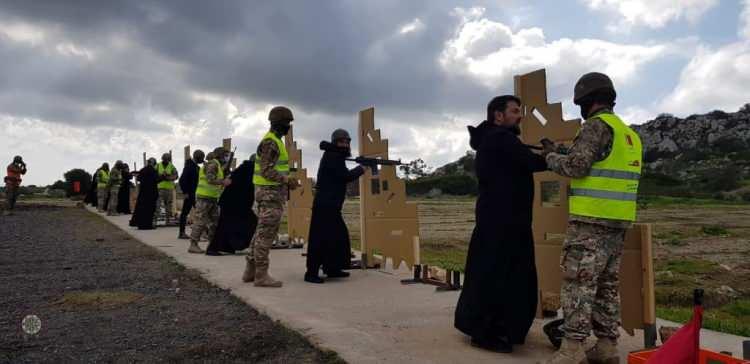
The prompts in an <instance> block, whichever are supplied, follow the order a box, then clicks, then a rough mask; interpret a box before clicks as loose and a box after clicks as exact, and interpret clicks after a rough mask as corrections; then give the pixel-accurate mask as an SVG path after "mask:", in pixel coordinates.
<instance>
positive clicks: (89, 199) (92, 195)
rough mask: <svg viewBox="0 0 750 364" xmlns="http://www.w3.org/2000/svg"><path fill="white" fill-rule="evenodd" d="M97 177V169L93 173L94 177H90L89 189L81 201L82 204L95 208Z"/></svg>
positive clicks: (96, 201)
mask: <svg viewBox="0 0 750 364" xmlns="http://www.w3.org/2000/svg"><path fill="white" fill-rule="evenodd" d="M98 175H99V169H98V168H97V169H96V171H94V175H93V176H91V187H90V188H89V191H88V192H87V193H86V198H85V199H84V200H83V202H84V203H87V204H90V205H91V206H94V207H96V205H97V204H99V201H98V199H97V198H96V176H98Z"/></svg>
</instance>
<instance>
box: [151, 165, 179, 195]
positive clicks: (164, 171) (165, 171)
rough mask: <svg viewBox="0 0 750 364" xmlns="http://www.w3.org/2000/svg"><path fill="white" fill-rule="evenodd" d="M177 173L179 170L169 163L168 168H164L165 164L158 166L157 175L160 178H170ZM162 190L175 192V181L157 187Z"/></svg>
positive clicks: (163, 182) (160, 183)
mask: <svg viewBox="0 0 750 364" xmlns="http://www.w3.org/2000/svg"><path fill="white" fill-rule="evenodd" d="M175 171H177V169H176V168H175V167H174V165H172V163H169V164H168V165H167V167H166V168H165V167H164V164H163V163H159V164H157V165H156V173H157V174H158V175H159V176H169V175H171V174H172V173H174V172H175ZM156 186H157V187H158V188H159V189H160V190H173V189H174V181H161V182H159V184H157V185H156Z"/></svg>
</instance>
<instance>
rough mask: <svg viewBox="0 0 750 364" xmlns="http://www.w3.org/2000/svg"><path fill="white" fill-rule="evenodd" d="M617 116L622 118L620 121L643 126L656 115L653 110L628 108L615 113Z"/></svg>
mask: <svg viewBox="0 0 750 364" xmlns="http://www.w3.org/2000/svg"><path fill="white" fill-rule="evenodd" d="M617 113H618V115H620V117H622V120H623V121H625V122H626V123H628V124H634V125H639V124H644V123H646V122H647V121H649V120H653V119H654V118H655V117H656V114H655V113H654V112H653V110H650V109H646V108H643V107H640V106H628V107H626V108H624V109H621V110H618V111H617Z"/></svg>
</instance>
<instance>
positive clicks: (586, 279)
mask: <svg viewBox="0 0 750 364" xmlns="http://www.w3.org/2000/svg"><path fill="white" fill-rule="evenodd" d="M566 235H567V238H566V239H565V243H563V250H562V254H561V257H560V267H561V268H562V277H563V282H562V290H561V292H560V301H561V302H560V303H561V305H562V308H563V316H564V319H565V323H564V324H563V326H562V330H563V332H565V337H566V338H568V339H573V340H584V339H586V338H587V337H588V336H589V333H590V332H591V331H592V329H593V331H594V335H596V337H599V338H613V339H616V338H618V337H619V336H620V333H619V330H618V328H619V326H620V295H619V289H620V278H619V274H620V260H621V257H622V249H623V244H624V243H623V241H624V239H625V229H621V228H611V227H606V226H602V225H596V224H589V223H584V222H578V221H571V222H570V223H569V224H568V231H567V232H566Z"/></svg>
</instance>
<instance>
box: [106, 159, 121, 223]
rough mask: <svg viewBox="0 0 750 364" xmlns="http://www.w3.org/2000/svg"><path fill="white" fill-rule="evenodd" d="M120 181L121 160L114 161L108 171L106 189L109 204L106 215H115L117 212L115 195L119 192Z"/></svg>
mask: <svg viewBox="0 0 750 364" xmlns="http://www.w3.org/2000/svg"><path fill="white" fill-rule="evenodd" d="M121 183H122V161H117V162H115V165H114V167H112V171H110V172H109V182H107V189H108V190H109V192H108V194H109V205H107V216H116V215H118V213H117V202H118V200H119V199H118V198H117V195H118V194H119V193H120V185H121Z"/></svg>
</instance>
